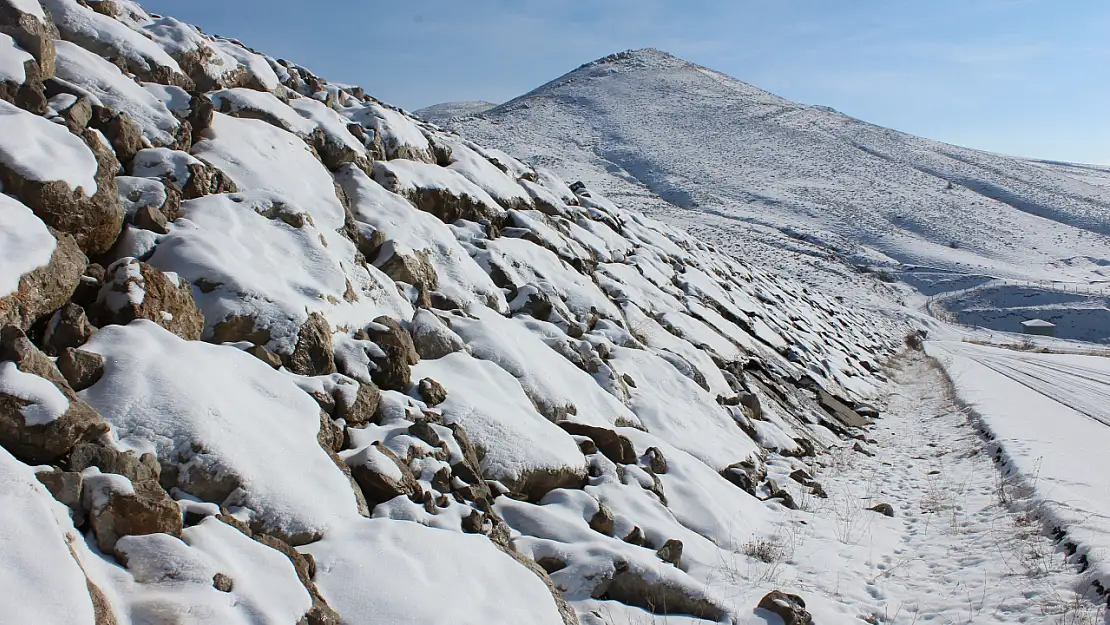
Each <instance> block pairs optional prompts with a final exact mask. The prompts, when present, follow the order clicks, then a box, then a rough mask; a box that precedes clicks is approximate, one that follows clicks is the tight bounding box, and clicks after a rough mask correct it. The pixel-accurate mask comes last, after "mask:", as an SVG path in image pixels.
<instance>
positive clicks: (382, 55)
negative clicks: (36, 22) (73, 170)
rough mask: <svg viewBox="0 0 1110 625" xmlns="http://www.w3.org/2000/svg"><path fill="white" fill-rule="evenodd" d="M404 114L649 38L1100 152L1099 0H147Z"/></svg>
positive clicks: (786, 83)
mask: <svg viewBox="0 0 1110 625" xmlns="http://www.w3.org/2000/svg"><path fill="white" fill-rule="evenodd" d="M142 4H143V5H144V6H145V7H146V8H147V9H148V10H151V11H155V12H163V13H167V14H170V15H173V16H175V17H177V18H179V19H183V20H185V21H188V22H191V23H194V24H198V25H200V26H201V27H202V28H204V29H205V31H206V32H211V33H218V34H224V35H228V36H234V37H237V38H239V39H242V40H243V41H244V42H245V43H247V44H248V45H251V46H253V47H256V48H258V49H260V50H262V51H264V52H266V53H268V54H271V55H274V56H281V57H285V58H289V59H292V60H296V61H297V62H299V63H301V64H303V65H305V66H307V67H310V68H312V69H313V71H315V72H316V73H318V74H320V75H321V76H324V77H325V78H328V79H330V80H335V81H339V82H347V83H354V84H359V85H362V86H364V87H366V89H367V91H368V92H369V93H372V94H374V95H375V96H376V97H379V98H381V99H383V100H386V101H388V102H391V103H393V104H397V105H399V106H402V107H405V108H408V109H418V108H421V107H423V106H427V105H430V104H435V103H438V102H443V101H450V100H489V101H493V102H502V101H504V100H507V99H510V98H512V97H515V96H517V95H520V94H522V93H525V92H527V91H529V90H531V89H533V88H534V87H536V86H539V85H540V84H542V83H544V82H547V81H548V80H551V79H553V78H556V77H558V76H560V75H561V74H563V73H565V72H567V71H570V70H572V69H574V68H575V67H577V66H578V65H580V64H582V63H585V62H588V61H591V60H593V59H595V58H599V57H602V56H605V55H607V54H610V53H612V52H617V51H620V50H625V49H630V48H643V47H656V48H660V49H662V50H666V51H667V52H670V53H672V54H674V55H676V56H679V57H682V58H684V59H687V60H689V61H693V62H696V63H699V64H701V65H705V66H707V67H711V68H713V69H716V70H718V71H721V72H724V73H726V74H729V75H731V76H734V77H736V78H739V79H741V80H744V81H747V82H750V83H752V84H754V85H756V86H758V87H761V88H763V89H766V90H768V91H771V92H774V93H776V94H778V95H781V96H783V97H786V98H789V99H792V100H796V101H799V102H805V103H809V104H823V105H826V106H832V107H833V108H836V109H838V110H840V111H843V112H845V113H848V114H850V115H853V116H855V117H859V118H861V119H864V120H866V121H869V122H873V123H877V124H880V125H883V126H888V127H891V128H895V129H898V130H902V131H906V132H910V133H913V134H917V135H922V136H925V137H929V138H932V139H939V140H943V141H949V142H952V143H956V144H959V145H965V146H969V147H974V148H980V149H985V150H991V151H996V152H1004V153H1009V154H1017V155H1022V156H1032V157H1038V158H1047V159H1058V160H1070V161H1079V162H1090V163H1101V164H1110V2H1107V1H1106V0H934V1H933V2H914V1H910V0H758V1H748V0H715V1H709V0H687V1H684V2H680V1H676V0H562V1H552V0H546V1H543V2H540V1H534V0H395V1H390V2H384V1H382V0H371V1H369V2H359V1H357V0H356V1H354V2H351V1H349V2H340V1H338V0H315V1H313V2H303V1H297V2H292V1H290V0H275V1H263V0H145V1H143V2H142Z"/></svg>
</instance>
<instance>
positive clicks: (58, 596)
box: [0, 448, 94, 625]
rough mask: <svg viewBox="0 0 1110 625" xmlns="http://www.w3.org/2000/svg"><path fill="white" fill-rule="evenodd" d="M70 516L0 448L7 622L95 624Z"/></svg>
mask: <svg viewBox="0 0 1110 625" xmlns="http://www.w3.org/2000/svg"><path fill="white" fill-rule="evenodd" d="M67 514H68V513H67V511H66V510H65V507H64V506H62V505H61V504H59V503H58V502H56V501H54V498H53V497H51V496H50V493H49V492H47V491H46V489H45V488H44V487H43V486H42V485H41V484H39V482H38V480H37V479H36V478H35V475H34V473H33V472H32V471H31V468H30V467H28V466H27V465H25V464H23V463H21V462H19V461H18V460H16V459H15V458H13V457H12V455H11V454H10V453H8V451H7V450H6V449H3V448H0V526H2V527H3V528H4V531H3V532H0V560H2V561H3V562H4V566H2V567H0V587H2V588H3V589H4V592H2V593H0V612H2V613H3V614H4V619H5V620H7V621H10V622H12V623H44V624H45V623H81V624H88V625H92V623H93V622H94V618H93V606H92V601H91V600H90V599H89V593H88V590H87V589H86V587H85V575H84V574H83V573H82V572H81V568H80V567H79V566H78V564H77V562H76V561H75V560H74V559H73V557H72V556H71V555H70V552H69V549H68V548H67V542H68V540H69V539H70V537H69V536H66V535H65V533H64V532H65V528H64V527H63V524H64V525H68V526H69V531H70V532H73V529H72V528H73V526H72V524H70V523H69V520H68V517H67ZM73 533H74V534H75V532H73ZM74 537H75V536H74Z"/></svg>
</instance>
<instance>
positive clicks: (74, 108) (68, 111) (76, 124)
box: [58, 94, 92, 135]
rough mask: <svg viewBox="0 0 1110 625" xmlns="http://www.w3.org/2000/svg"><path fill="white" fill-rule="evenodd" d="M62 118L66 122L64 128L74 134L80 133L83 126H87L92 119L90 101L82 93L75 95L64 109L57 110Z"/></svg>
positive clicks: (83, 128)
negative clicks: (74, 98)
mask: <svg viewBox="0 0 1110 625" xmlns="http://www.w3.org/2000/svg"><path fill="white" fill-rule="evenodd" d="M58 114H59V115H61V116H62V119H64V120H65V122H66V128H69V131H70V132H72V133H73V134H75V135H79V134H81V133H82V132H83V131H84V130H85V128H88V126H89V122H90V121H92V103H91V102H90V101H89V97H88V96H86V95H84V94H82V95H79V96H77V99H76V100H74V101H73V104H70V105H69V106H68V107H66V108H65V109H62V110H60V111H58Z"/></svg>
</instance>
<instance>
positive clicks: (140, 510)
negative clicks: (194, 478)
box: [89, 484, 183, 553]
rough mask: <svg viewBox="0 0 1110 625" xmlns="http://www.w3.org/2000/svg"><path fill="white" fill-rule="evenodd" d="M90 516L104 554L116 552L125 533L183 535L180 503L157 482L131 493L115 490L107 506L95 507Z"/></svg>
mask: <svg viewBox="0 0 1110 625" xmlns="http://www.w3.org/2000/svg"><path fill="white" fill-rule="evenodd" d="M89 519H90V520H91V522H92V523H91V525H92V530H93V533H94V534H96V542H97V544H98V545H99V546H100V550H101V551H103V552H104V553H113V552H114V550H115V547H116V542H117V541H118V540H119V539H120V538H122V537H124V536H145V535H147V534H169V535H171V536H180V535H181V530H182V527H183V525H182V520H181V509H180V508H178V506H177V502H175V501H174V500H173V499H170V497H169V495H167V494H166V492H165V491H163V490H162V489H161V488H160V487H158V486H157V484H153V485H150V484H137V485H136V486H135V492H134V493H131V494H128V493H121V492H113V493H111V494H110V495H108V501H107V502H106V503H105V504H104V505H103V506H100V507H95V506H94V507H93V509H92V510H91V511H90V514H89Z"/></svg>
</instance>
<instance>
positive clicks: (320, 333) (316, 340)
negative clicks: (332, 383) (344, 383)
mask: <svg viewBox="0 0 1110 625" xmlns="http://www.w3.org/2000/svg"><path fill="white" fill-rule="evenodd" d="M286 366H287V367H288V368H289V370H290V371H292V372H293V373H297V374H300V375H308V376H316V375H329V374H332V373H335V371H336V369H335V359H334V357H333V356H332V344H331V327H330V326H329V325H328V320H327V319H326V318H325V317H324V315H322V314H320V313H312V314H311V315H309V316H308V320H307V321H305V322H304V325H302V326H301V330H300V335H299V336H298V337H297V347H296V348H295V349H294V350H293V354H292V355H291V356H289V358H288V359H287V361H286Z"/></svg>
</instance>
